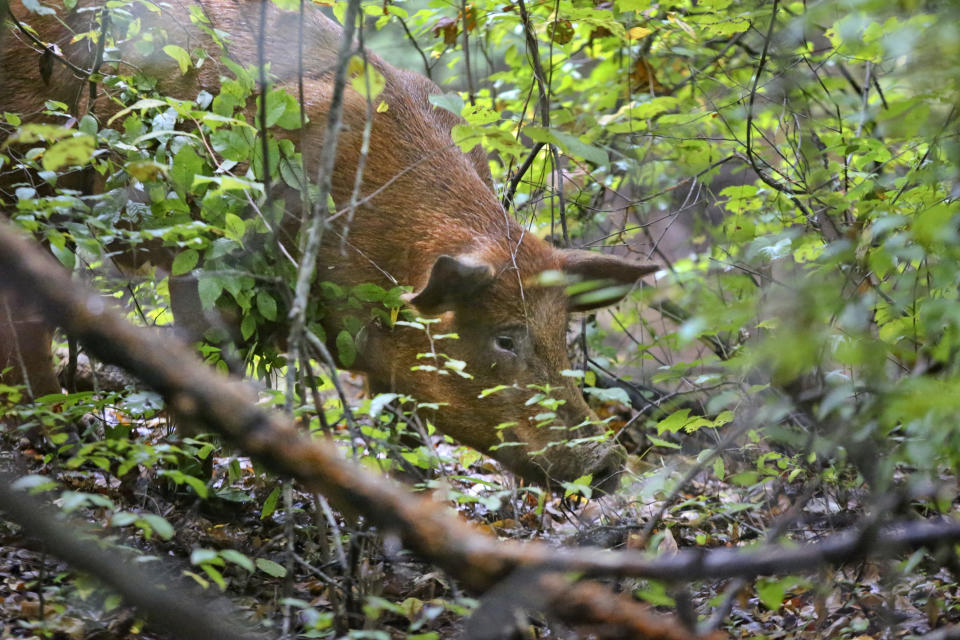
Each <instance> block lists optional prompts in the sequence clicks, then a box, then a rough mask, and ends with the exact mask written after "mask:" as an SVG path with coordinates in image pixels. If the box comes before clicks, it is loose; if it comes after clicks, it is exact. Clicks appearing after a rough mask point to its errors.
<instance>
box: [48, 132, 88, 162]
mask: <svg viewBox="0 0 960 640" xmlns="http://www.w3.org/2000/svg"><path fill="white" fill-rule="evenodd" d="M96 146H97V141H96V140H95V139H94V138H93V136H88V135H78V136H73V137H72V138H65V139H63V140H61V141H60V142H57V143H56V144H54V145H53V146H52V147H50V148H49V149H47V150H46V151H45V152H44V154H43V168H44V169H45V170H47V171H56V170H57V169H60V168H61V167H70V166H78V165H83V164H87V162H89V160H90V156H92V155H93V150H94V149H95V148H96Z"/></svg>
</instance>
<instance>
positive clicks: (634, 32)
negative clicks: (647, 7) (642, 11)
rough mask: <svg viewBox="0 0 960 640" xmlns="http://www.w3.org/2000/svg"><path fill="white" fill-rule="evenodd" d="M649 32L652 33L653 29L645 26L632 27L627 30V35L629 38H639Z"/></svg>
mask: <svg viewBox="0 0 960 640" xmlns="http://www.w3.org/2000/svg"><path fill="white" fill-rule="evenodd" d="M651 33H653V29H647V28H646V27H634V28H632V29H629V30H627V37H628V38H630V39H631V40H639V39H640V38H645V37H646V36H648V35H650V34H651Z"/></svg>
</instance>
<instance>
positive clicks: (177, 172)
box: [170, 144, 204, 196]
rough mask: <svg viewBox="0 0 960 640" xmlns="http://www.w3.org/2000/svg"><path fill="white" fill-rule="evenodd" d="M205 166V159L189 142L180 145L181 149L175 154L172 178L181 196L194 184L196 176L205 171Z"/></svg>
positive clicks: (171, 170) (171, 171)
mask: <svg viewBox="0 0 960 640" xmlns="http://www.w3.org/2000/svg"><path fill="white" fill-rule="evenodd" d="M203 167H204V162H203V159H202V158H201V157H200V156H198V155H197V152H196V151H194V150H193V147H192V146H190V145H189V144H185V145H183V146H182V147H180V150H179V151H177V153H176V155H175V156H173V166H172V167H171V168H170V179H171V180H172V181H173V185H174V187H176V189H177V192H178V193H180V194H181V196H182V195H183V194H185V193H186V192H187V191H188V190H189V189H190V187H192V186H193V179H194V177H195V176H197V175H198V174H199V173H200V172H202V171H203Z"/></svg>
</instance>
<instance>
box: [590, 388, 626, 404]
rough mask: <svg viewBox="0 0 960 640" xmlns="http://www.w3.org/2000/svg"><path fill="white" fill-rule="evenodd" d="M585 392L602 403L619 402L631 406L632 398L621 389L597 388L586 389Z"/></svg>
mask: <svg viewBox="0 0 960 640" xmlns="http://www.w3.org/2000/svg"><path fill="white" fill-rule="evenodd" d="M583 392H584V393H585V394H587V395H589V396H593V397H594V398H596V399H597V400H599V401H601V402H619V403H621V404H625V405H627V406H628V407H629V406H630V396H629V395H627V392H626V391H624V390H623V389H621V388H620V387H610V388H609V389H600V388H597V387H585V388H584V390H583Z"/></svg>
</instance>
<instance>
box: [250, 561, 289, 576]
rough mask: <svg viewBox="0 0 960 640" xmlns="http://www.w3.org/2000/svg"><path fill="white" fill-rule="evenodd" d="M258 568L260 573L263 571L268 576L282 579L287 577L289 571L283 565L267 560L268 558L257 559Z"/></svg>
mask: <svg viewBox="0 0 960 640" xmlns="http://www.w3.org/2000/svg"><path fill="white" fill-rule="evenodd" d="M256 564H257V568H258V569H260V571H263V572H264V573H265V574H267V575H268V576H272V577H274V578H282V577H284V576H285V575H287V570H286V569H285V568H284V567H283V565H280V564H277V563H276V562H274V561H273V560H267V559H266V558H257V560H256Z"/></svg>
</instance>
